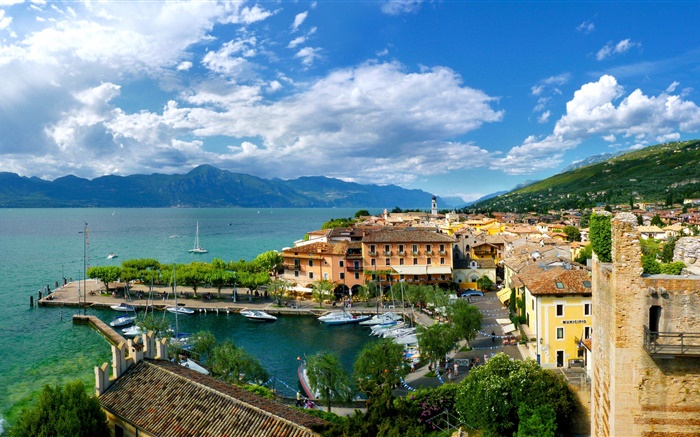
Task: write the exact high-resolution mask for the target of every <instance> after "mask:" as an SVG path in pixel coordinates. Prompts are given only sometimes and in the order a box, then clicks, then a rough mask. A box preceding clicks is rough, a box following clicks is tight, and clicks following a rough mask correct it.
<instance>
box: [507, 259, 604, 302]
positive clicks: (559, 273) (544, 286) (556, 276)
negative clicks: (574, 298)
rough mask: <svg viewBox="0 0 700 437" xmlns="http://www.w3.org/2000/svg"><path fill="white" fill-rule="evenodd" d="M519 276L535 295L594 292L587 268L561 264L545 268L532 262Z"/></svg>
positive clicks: (585, 293)
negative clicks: (570, 267) (569, 266)
mask: <svg viewBox="0 0 700 437" xmlns="http://www.w3.org/2000/svg"><path fill="white" fill-rule="evenodd" d="M517 277H518V279H519V280H520V282H521V283H522V284H523V285H525V286H526V287H527V289H528V290H530V293H531V294H532V295H533V296H542V295H570V294H584V295H590V294H591V293H592V288H591V273H590V272H589V271H588V270H586V269H579V268H572V269H567V268H565V267H560V266H555V267H544V268H543V266H542V265H541V264H531V265H529V266H527V267H525V268H523V269H522V271H520V273H518V275H517ZM513 282H515V281H513Z"/></svg>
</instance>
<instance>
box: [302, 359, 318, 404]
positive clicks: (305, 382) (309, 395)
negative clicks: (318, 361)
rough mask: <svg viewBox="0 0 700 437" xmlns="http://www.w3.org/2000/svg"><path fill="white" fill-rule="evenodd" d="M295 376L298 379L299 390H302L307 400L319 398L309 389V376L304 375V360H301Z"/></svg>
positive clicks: (316, 393) (315, 392) (316, 392)
mask: <svg viewBox="0 0 700 437" xmlns="http://www.w3.org/2000/svg"><path fill="white" fill-rule="evenodd" d="M297 376H298V377H299V383H300V384H301V388H302V389H303V390H304V394H306V397H307V398H309V399H318V398H319V397H320V395H319V393H318V391H314V390H312V389H311V384H309V376H308V375H307V373H306V360H302V361H301V362H300V363H299V367H298V368H297Z"/></svg>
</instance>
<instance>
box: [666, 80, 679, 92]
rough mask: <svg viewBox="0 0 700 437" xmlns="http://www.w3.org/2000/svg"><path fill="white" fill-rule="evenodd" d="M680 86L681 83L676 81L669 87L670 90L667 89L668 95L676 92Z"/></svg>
mask: <svg viewBox="0 0 700 437" xmlns="http://www.w3.org/2000/svg"><path fill="white" fill-rule="evenodd" d="M678 85H680V82H676V81H674V82H673V83H672V84H671V85H669V86H668V88H666V92H667V93H672V92H674V91H675V90H676V88H677V87H678Z"/></svg>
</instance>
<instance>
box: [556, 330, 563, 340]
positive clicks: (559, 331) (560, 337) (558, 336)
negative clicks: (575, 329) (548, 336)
mask: <svg viewBox="0 0 700 437" xmlns="http://www.w3.org/2000/svg"><path fill="white" fill-rule="evenodd" d="M563 339H564V328H557V340H563Z"/></svg>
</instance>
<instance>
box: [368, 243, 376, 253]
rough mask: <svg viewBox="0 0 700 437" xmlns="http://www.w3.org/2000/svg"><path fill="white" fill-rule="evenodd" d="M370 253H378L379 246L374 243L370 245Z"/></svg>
mask: <svg viewBox="0 0 700 437" xmlns="http://www.w3.org/2000/svg"><path fill="white" fill-rule="evenodd" d="M369 253H370V254H372V253H377V247H376V246H375V245H374V244H370V245H369Z"/></svg>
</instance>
